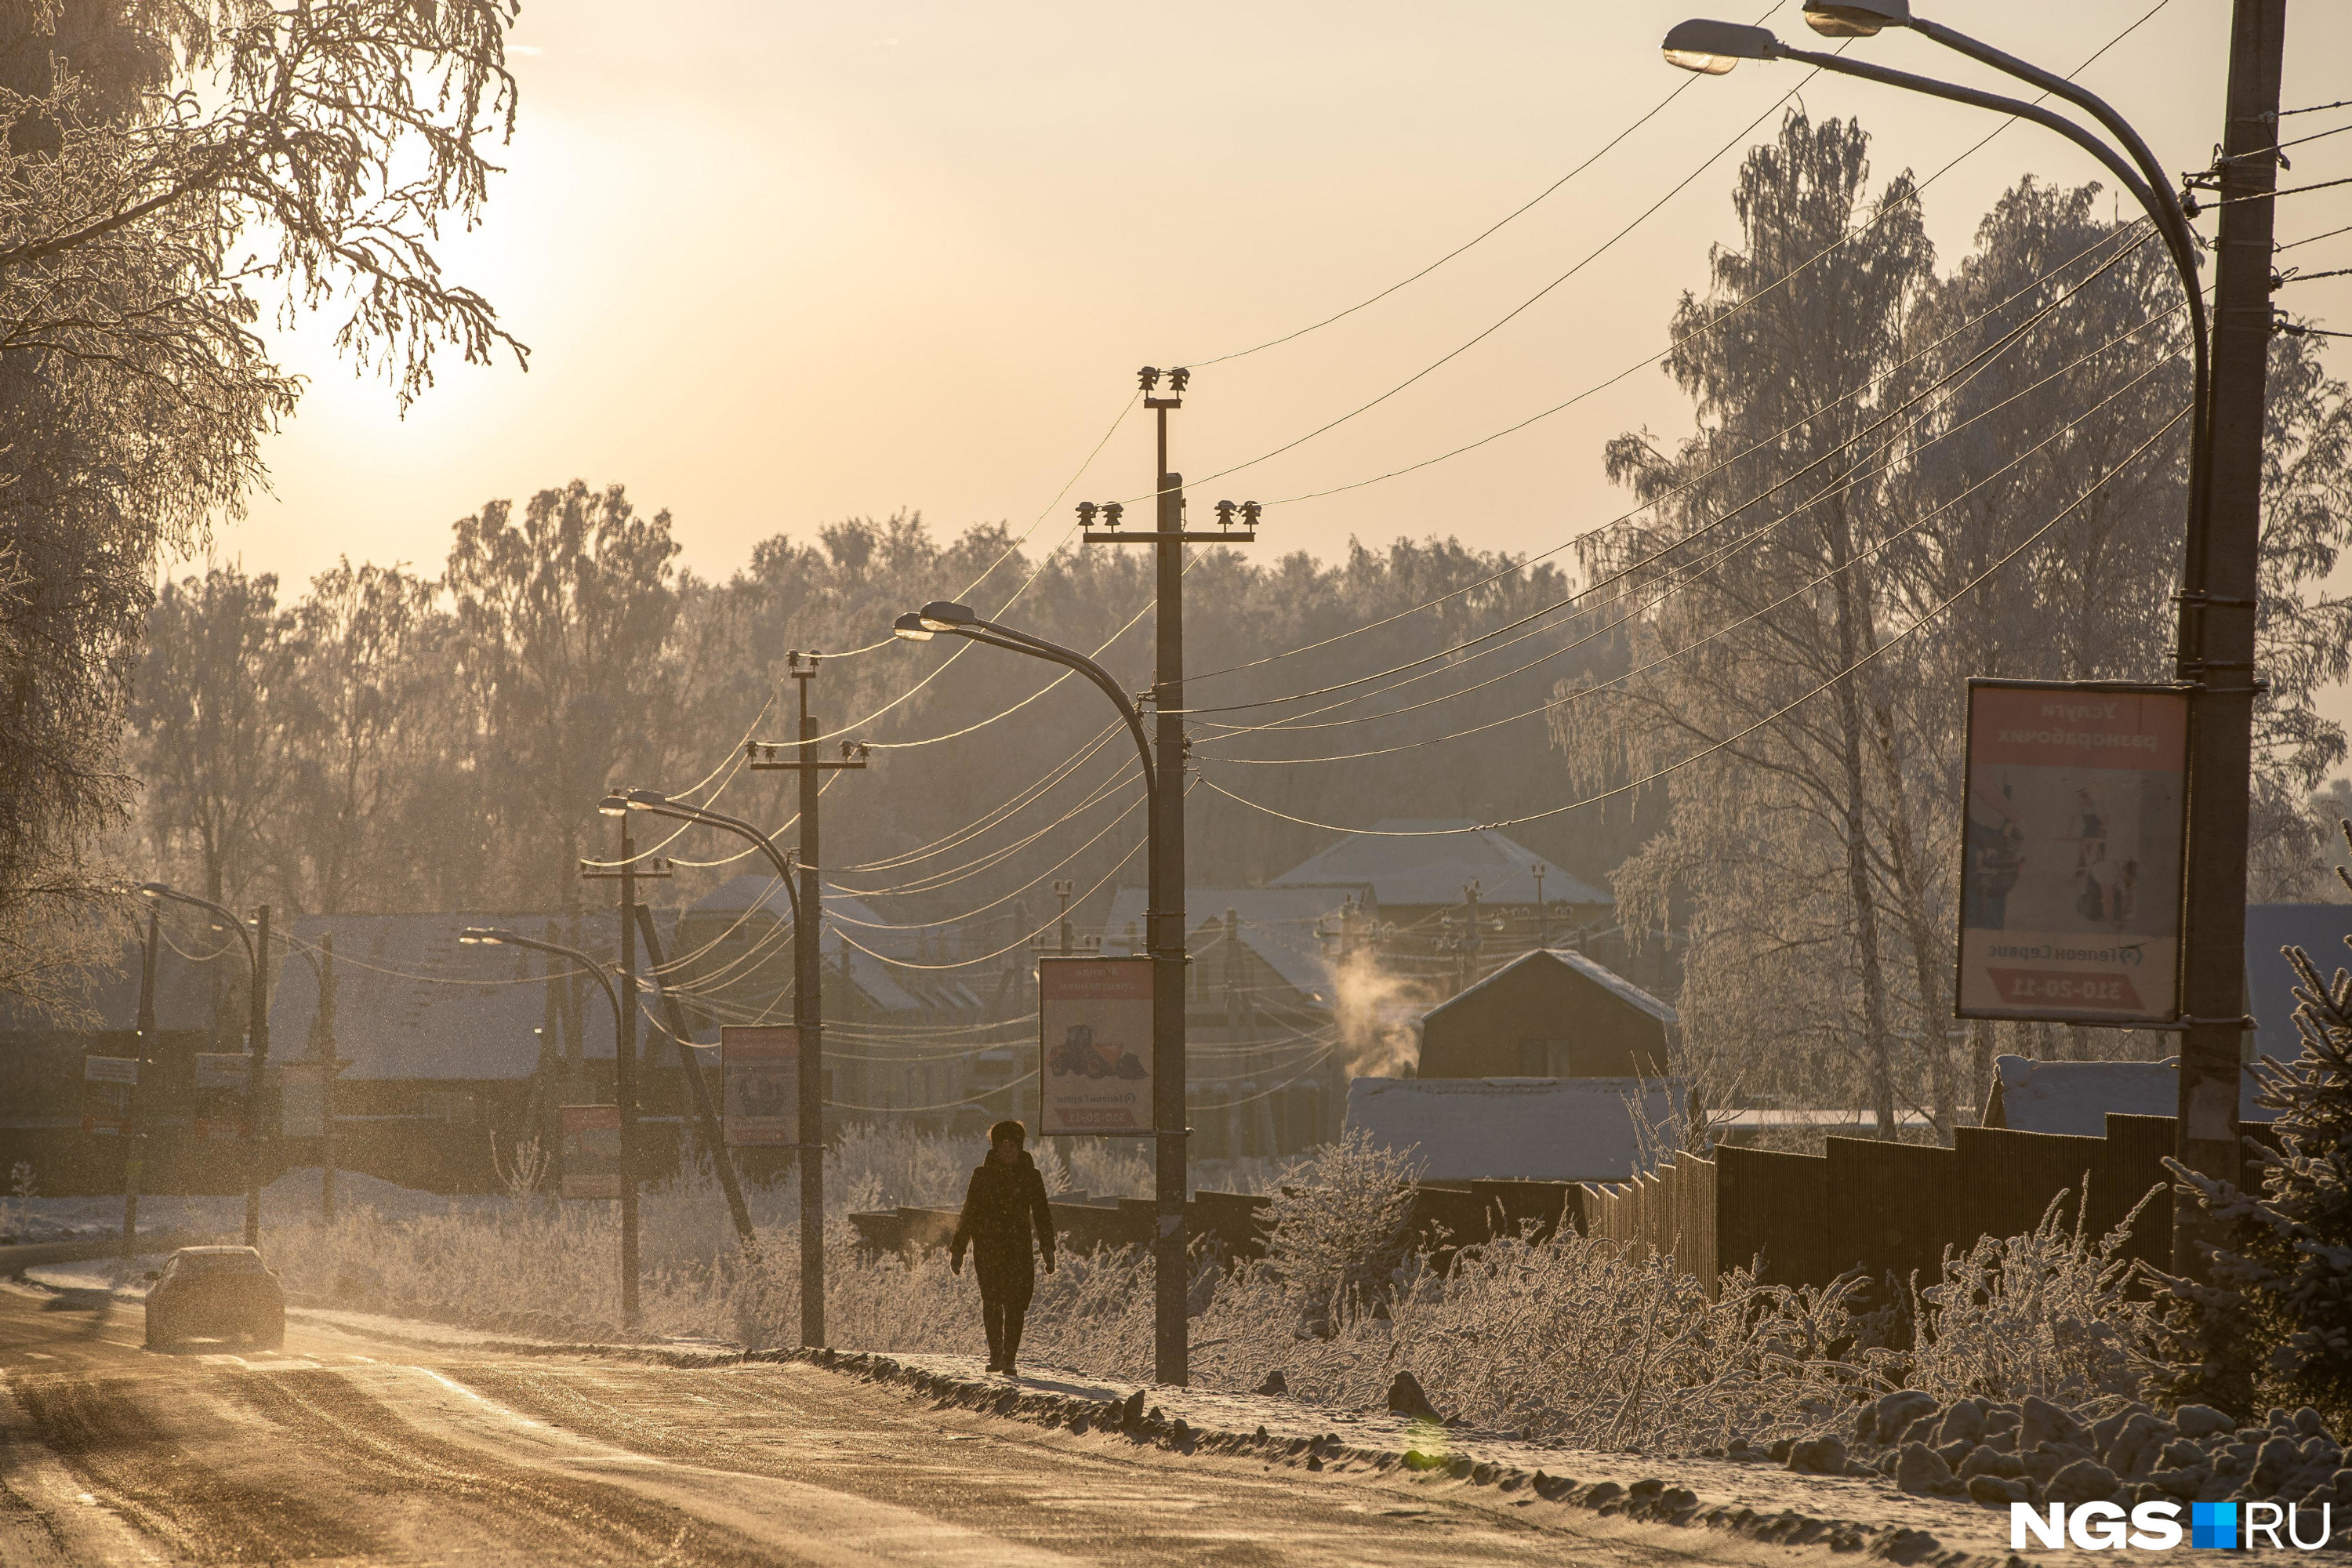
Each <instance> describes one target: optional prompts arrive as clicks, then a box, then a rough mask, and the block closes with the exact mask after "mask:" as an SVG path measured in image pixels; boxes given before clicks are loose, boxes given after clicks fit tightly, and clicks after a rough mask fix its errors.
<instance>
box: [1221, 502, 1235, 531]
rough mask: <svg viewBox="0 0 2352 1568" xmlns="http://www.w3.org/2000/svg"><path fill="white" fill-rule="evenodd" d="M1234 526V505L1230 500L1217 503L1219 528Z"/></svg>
mask: <svg viewBox="0 0 2352 1568" xmlns="http://www.w3.org/2000/svg"><path fill="white" fill-rule="evenodd" d="M1233 525H1234V503H1233V502H1231V501H1229V500H1221V501H1219V502H1218V503H1217V526H1218V527H1219V528H1231V527H1233Z"/></svg>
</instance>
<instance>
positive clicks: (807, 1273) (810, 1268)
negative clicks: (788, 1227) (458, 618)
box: [596, 789, 824, 1346]
mask: <svg viewBox="0 0 2352 1568" xmlns="http://www.w3.org/2000/svg"><path fill="white" fill-rule="evenodd" d="M596 809H597V810H599V811H601V812H603V813H604V815H605V816H627V815H628V814H629V813H631V812H633V811H641V812H644V813H645V814H646V815H647V816H667V817H668V818H670V819H671V820H672V821H674V822H696V823H700V824H701V825H702V826H705V827H716V828H720V829H722V830H724V831H726V832H729V833H732V834H736V835H738V836H739V837H743V838H748V839H750V840H751V843H752V844H753V845H754V846H755V847H757V848H758V849H759V851H760V852H761V854H762V855H765V856H766V857H767V858H768V864H769V865H771V866H772V867H773V868H775V872H776V880H778V881H779V882H782V884H783V885H784V897H785V898H786V899H787V900H790V901H791V904H792V910H793V941H794V942H795V943H796V944H797V942H799V940H800V938H801V935H802V931H803V927H802V922H801V895H800V890H799V889H797V888H795V887H793V857H792V853H791V852H790V851H789V850H784V849H779V848H778V847H776V841H775V840H774V839H772V838H771V837H768V836H767V835H766V834H765V833H762V832H761V831H760V830H759V829H758V828H757V827H754V826H752V825H751V824H750V823H748V822H746V821H744V820H743V819H742V818H741V817H740V816H728V815H727V814H726V813H725V812H723V811H713V810H711V809H710V808H709V806H706V805H694V804H692V803H691V802H688V801H683V800H672V799H671V798H670V797H669V796H667V795H664V794H662V793H661V792H660V791H659V790H652V789H633V790H629V791H626V792H625V793H624V792H621V791H617V790H616V791H614V793H613V794H611V795H606V796H605V797H604V799H603V800H602V801H600V802H598V803H597V806H596ZM818 967H819V966H818V965H816V964H807V965H795V971H796V973H795V976H794V980H793V1028H794V1030H795V1033H796V1038H797V1040H798V1042H799V1046H798V1049H799V1052H800V1055H799V1066H798V1071H797V1075H796V1076H797V1077H798V1078H799V1079H800V1105H799V1107H798V1110H799V1113H800V1114H799V1121H800V1133H799V1137H798V1139H797V1140H796V1141H795V1142H794V1143H793V1150H794V1152H795V1153H797V1154H798V1156H799V1158H800V1167H801V1342H802V1343H803V1344H804V1345H810V1346H821V1345H823V1344H824V1071H823V1066H822V1058H821V1057H820V1056H818V1054H817V1053H816V1052H814V1051H812V1050H811V1049H810V1048H809V1047H810V1046H811V1044H812V1036H813V1035H814V1031H813V1030H811V1029H810V1028H809V1026H808V1023H809V1007H808V1004H809V994H808V993H809V984H807V983H805V982H804V981H803V979H802V978H801V975H800V973H798V972H799V971H802V970H807V971H814V970H815V969H816V968H818ZM663 988H664V993H665V994H667V988H668V983H667V981H665V982H664V983H663ZM681 1059H682V1058H681ZM727 1157H728V1156H727V1151H726V1148H725V1147H724V1145H723V1144H722V1145H720V1146H719V1147H716V1148H714V1150H713V1151H712V1153H711V1160H712V1163H713V1164H714V1165H716V1166H718V1167H719V1179H720V1181H721V1182H722V1183H725V1184H730V1185H731V1184H732V1183H733V1182H734V1179H735V1178H734V1173H733V1172H732V1171H731V1170H730V1169H728V1168H726V1160H727ZM737 1196H738V1194H734V1193H731V1192H730V1194H729V1198H730V1203H732V1202H733V1201H735V1199H736V1197H737Z"/></svg>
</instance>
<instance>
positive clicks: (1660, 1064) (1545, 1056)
mask: <svg viewBox="0 0 2352 1568" xmlns="http://www.w3.org/2000/svg"><path fill="white" fill-rule="evenodd" d="M1674 1024H1675V1010H1674V1009H1673V1008H1672V1007H1669V1006H1668V1005H1666V1004H1664V1002H1661V1001H1660V1000H1658V998H1656V997H1655V996H1653V995H1651V994H1649V993H1648V992H1646V991H1644V990H1643V989H1642V988H1641V987H1640V986H1638V985H1636V984H1633V982H1632V981H1630V980H1627V979H1626V978H1625V977H1624V976H1622V975H1621V974H1618V973H1615V972H1614V971H1612V970H1611V969H1608V968H1607V967H1605V966H1603V965H1601V964H1599V963H1594V962H1593V961H1592V960H1591V959H1590V958H1587V957H1586V956H1585V955H1584V954H1582V953H1580V952H1566V951H1563V950H1561V949H1559V948H1549V949H1541V950H1538V951H1537V952H1529V953H1525V954H1522V955H1521V956H1520V957H1518V958H1516V959H1514V960H1512V961H1511V962H1510V963H1507V964H1505V965H1504V966H1503V967H1502V968H1500V969H1498V970H1496V971H1495V973H1492V974H1489V975H1488V976H1486V978H1485V979H1484V980H1481V981H1479V982H1478V983H1477V984H1475V985H1472V986H1469V987H1467V988H1465V990H1463V991H1462V992H1461V993H1460V994H1458V995H1456V996H1454V998H1453V999H1452V1000H1450V1001H1448V1002H1445V1003H1444V1004H1442V1005H1438V1006H1436V1007H1433V1008H1431V1009H1430V1010H1429V1011H1428V1012H1427V1013H1425V1014H1423V1016H1422V1020H1421V1067H1420V1076H1421V1077H1423V1078H1425V1079H1433V1078H1449V1079H1452V1078H1474V1079H1485V1078H1663V1077H1664V1076H1665V1071H1666V1061H1667V1053H1666V1031H1667V1030H1668V1029H1670V1028H1672V1027H1673V1026H1674Z"/></svg>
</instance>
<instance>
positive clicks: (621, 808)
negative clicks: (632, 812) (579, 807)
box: [596, 795, 629, 816]
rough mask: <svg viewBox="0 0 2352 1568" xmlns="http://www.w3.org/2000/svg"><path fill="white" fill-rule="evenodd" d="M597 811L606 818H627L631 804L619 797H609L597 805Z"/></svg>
mask: <svg viewBox="0 0 2352 1568" xmlns="http://www.w3.org/2000/svg"><path fill="white" fill-rule="evenodd" d="M596 809H597V810H598V811H599V812H602V813H603V814H604V816H628V815H629V803H628V802H627V801H626V800H624V799H623V798H622V797H621V796H619V795H606V796H605V797H604V799H603V800H600V801H598V802H597V803H596Z"/></svg>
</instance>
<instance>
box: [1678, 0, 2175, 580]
mask: <svg viewBox="0 0 2352 1568" xmlns="http://www.w3.org/2000/svg"><path fill="white" fill-rule="evenodd" d="M1805 20H1806V21H1807V22H1808V23H1809V24H1811V26H1812V27H1813V29H1814V30H1815V31H1816V32H1819V33H1822V34H1824V35H1826V36H1828V37H1870V36H1872V35H1874V34H1875V33H1877V32H1878V31H1879V30H1880V29H1881V28H1883V27H1887V26H1906V27H1909V28H1911V29H1913V30H1914V31H1916V32H1919V33H1923V34H1925V35H1927V37H1931V38H1934V39H1935V40H1936V41H1937V42H1938V43H1941V44H1944V45H1946V46H1948V47H1951V48H1955V49H1958V51H1960V52H1961V53H1963V54H1965V55H1967V56H1969V58H1972V59H1977V60H1981V61H1983V62H1984V63H1985V64H1987V65H1990V66H1991V67H1993V68H1995V69H1997V70H2000V71H2004V72H2006V73H2008V74H2009V75H2011V76H2014V77H2017V78H2019V79H2021V80H2024V81H2027V82H2031V83H2032V85H2033V86H2035V87H2038V88H2040V89H2042V90H2043V91H2045V92H2048V93H2050V94H2052V95H2053V96H2054V97H2058V98H2063V99H2064V100H2066V101H2068V102H2069V103H2073V104H2076V105H2078V106H2080V107H2081V108H2083V109H2084V110H2086V111H2088V112H2089V113H2090V114H2092V115H2093V116H2094V117H2095V118H2096V119H2097V120H2098V121H2099V123H2100V124H2102V125H2104V126H2105V127H2106V128H2107V129H2108V130H2109V131H2110V132H2114V133H2115V135H2116V139H2117V140H2118V141H2120V142H2123V143H2124V146H2125V148H2126V150H2127V151H2128V152H2129V153H2130V154H2131V162H2129V163H2126V161H2125V158H2124V156H2123V154H2122V153H2117V152H2116V150H2115V149H2114V148H2113V147H2110V146H2108V145H2107V143H2105V142H2102V141H2101V140H2099V138H2098V137H2096V136H2095V135H2093V134H2092V133H2091V132H2088V131H2085V130H2084V128H2083V127H2081V126H2080V125H2077V124H2075V123H2074V121H2071V120H2069V119H2067V118H2066V117H2065V116H2064V115H2063V114H2059V113H2056V112H2054V111H2053V110H2047V109H2044V108H2042V106H2041V105H2040V104H2035V103H2027V102H2025V101H2024V100H2021V99H2015V98H2003V97H2002V96H2000V94H1999V93H1993V92H1980V91H1979V90H1978V89H1975V88H1969V87H1961V86H1959V85H1958V84H1957V83H1953V82H1948V81H1939V80H1937V79H1935V78H1934V77H1926V76H1916V75H1914V74H1913V73H1911V72H1909V71H1899V70H1890V69H1888V68H1886V67H1885V66H1874V65H1871V64H1869V63H1867V62H1865V61H1862V60H1854V59H1848V58H1845V57H1844V56H1843V55H1830V54H1822V53H1821V52H1820V51H1818V50H1814V49H1799V48H1792V47H1790V46H1789V45H1787V44H1784V43H1782V42H1781V41H1780V39H1779V38H1778V37H1774V36H1773V33H1772V31H1771V29H1770V28H1769V27H1756V26H1747V25H1745V24H1743V23H1738V22H1716V21H1707V20H1704V19H1701V20H1693V21H1688V22H1684V23H1681V24H1679V25H1677V26H1675V28H1674V30H1673V31H1672V32H1669V33H1668V34H1667V35H1666V41H1665V46H1664V48H1665V57H1666V63H1667V64H1668V65H1673V66H1679V67H1681V68H1683V69H1685V70H1691V71H1697V72H1700V73H1701V74H1703V75H1706V76H1721V75H1723V74H1724V73H1726V72H1727V71H1729V70H1730V69H1731V68H1733V67H1734V66H1737V65H1738V63H1739V62H1740V61H1741V60H1801V61H1803V62H1804V63H1805V64H1807V65H1809V66H1813V67H1815V68H1819V69H1822V70H1825V71H1833V72H1835V73H1837V74H1838V75H1841V76H1851V77H1859V78H1861V79H1863V80H1864V81H1874V82H1878V83H1881V84H1882V85H1884V86H1887V87H1897V88H1903V89H1906V90H1908V91H1911V92H1918V93H1924V94H1926V95H1927V96H1928V97H1930V98H1941V99H1947V100H1950V101H1951V102H1954V103H1965V104H1969V105H1970V106H1972V107H1974V108H1977V109H1989V110H1992V111H1993V112H1994V113H1996V114H2006V115H2011V116H2013V117H2014V118H2016V119H2019V120H2030V121H2032V122H2033V123H2034V124H2036V125H2040V126H2042V127H2044V128H2045V129H2047V130H2051V131H2054V132H2057V133H2058V134H2059V135H2061V136H2063V137H2064V138H2066V140H2068V141H2069V142H2074V144H2075V145H2076V146H2078V147H2080V148H2082V149H2083V150H2084V152H2086V153H2090V154H2091V156H2092V157H2094V158H2096V159H2097V160H2098V161H2099V163H2100V164H2101V165H2102V166H2103V167H2104V168H2105V169H2106V171H2107V172H2108V173H2109V174H2113V175H2115V177H2116V179H2117V180H2119V181H2120V182H2122V184H2123V186H2124V188H2125V189H2126V190H2127V191H2129V192H2131V194H2132V198H2133V199H2134V200H2135V201H2137V202H2138V203H2139V205H2140V207H2141V209H2142V210H2143V211H2145V212H2146V213H2147V216H2148V219H2149V221H2150V222H2152V223H2154V224H2155V225H2156V228H2157V232H2158V234H2160V235H2162V236H2163V237H2164V243H2165V248H2166V249H2167V250H2168V252H2169V253H2170V254H2171V257H2172V264H2173V266H2174V268H2176V269H2177V270H2178V271H2179V274H2180V283H2181V288H2182V289H2183V290H2184V291H2185V292H2186V293H2187V294H2188V297H2189V340H2190V352H2191V363H2192V367H2193V376H2192V380H2193V387H2194V391H2193V394H2192V398H2191V406H2190V436H2189V552H2190V559H2191V560H2192V561H2194V560H2196V559H2198V558H2199V557H2200V555H2201V550H2200V546H2201V544H2202V542H2203V541H2202V534H2203V527H2204V518H2205V510H2206V509H2205V499H2206V492H2207V488H2208V487H2207V467H2208V461H2209V458H2210V451H2209V447H2210V442H2209V440H2208V439H2207V409H2206V403H2207V395H2206V392H2207V385H2208V383H2209V381H2210V363H2209V357H2210V344H2209V336H2210V333H2209V329H2208V326H2207V321H2206V313H2205V289H2204V284H2203V283H2202V281H2201V280H2200V279H2199V277H2198V272H2197V247H2198V241H2197V237H2196V235H2195V233H2194V232H2193V231H2192V230H2191V229H2190V228H2189V216H2188V215H2187V214H2186V213H2185V212H2183V211H2182V210H2181V206H2180V204H2179V201H2178V200H2176V199H2175V198H2174V196H2173V195H2172V189H2171V184H2170V183H2169V181H2168V179H2167V177H2166V175H2165V173H2164V169H2163V166H2162V165H2161V164H2159V163H2158V162H2157V161H2156V154H2155V153H2151V152H2150V151H2148V146H2147V142H2145V141H2143V140H2142V139H2141V137H2140V135H2139V133H2138V132H2137V131H2134V130H2133V129H2132V128H2131V126H2130V124H2129V123H2128V122H2127V121H2125V119H2124V118H2123V116H2122V115H2120V114H2117V113H2116V111H2115V110H2114V109H2113V108H2111V107H2109V106H2108V104H2107V103H2106V101H2105V100H2103V99H2101V98H2099V97H2098V96H2097V95H2095V94H2094V93H2092V92H2090V91H2088V90H2086V89H2084V88H2081V87H2078V86H2076V85H2075V84H2074V83H2073V82H2071V81H2068V80H2067V79H2065V78H2064V77H2062V76H2057V75H2055V74H2053V73H2052V72H2050V71H2046V70H2043V69H2042V68H2040V67H2038V66H2032V65H2028V64H2027V63H2026V62H2024V61H2023V60H2020V59H2016V58H2012V57H2011V56H2009V55H2005V54H2003V53H2001V52H2000V50H1999V49H1996V48H1993V47H1990V46H1989V45H1986V44H1981V43H1979V42H1977V41H1976V40H1975V39H1973V38H1970V37H1968V36H1967V35H1965V34H1962V33H1957V32H1954V31H1953V30H1952V29H1950V28H1949V27H1945V26H1939V25H1938V24H1937V23H1934V22H1930V21H1927V19H1926V18H1924V17H1916V16H1912V15H1911V12H1910V6H1909V4H1908V0H1812V3H1811V4H1809V5H1807V6H1806V9H1805ZM2135 164H2137V168H2135V167H2134V165H2135ZM2143 176H2145V177H2143Z"/></svg>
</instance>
